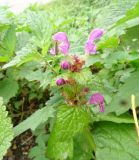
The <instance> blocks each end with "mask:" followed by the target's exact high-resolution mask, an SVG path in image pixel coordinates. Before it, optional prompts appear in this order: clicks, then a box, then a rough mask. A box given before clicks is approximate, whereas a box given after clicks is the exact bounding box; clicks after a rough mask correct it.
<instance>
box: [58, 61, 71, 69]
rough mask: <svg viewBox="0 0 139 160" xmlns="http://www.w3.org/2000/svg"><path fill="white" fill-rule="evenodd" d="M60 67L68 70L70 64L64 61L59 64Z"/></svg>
mask: <svg viewBox="0 0 139 160" xmlns="http://www.w3.org/2000/svg"><path fill="white" fill-rule="evenodd" d="M60 66H61V68H62V69H69V68H70V63H69V62H67V61H65V60H64V61H62V62H61V64H60Z"/></svg>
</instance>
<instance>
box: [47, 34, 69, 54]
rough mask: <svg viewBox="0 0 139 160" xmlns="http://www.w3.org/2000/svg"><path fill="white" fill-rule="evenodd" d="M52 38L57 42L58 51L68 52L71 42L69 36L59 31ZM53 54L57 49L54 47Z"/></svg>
mask: <svg viewBox="0 0 139 160" xmlns="http://www.w3.org/2000/svg"><path fill="white" fill-rule="evenodd" d="M52 39H53V40H54V41H56V42H57V45H58V51H59V52H61V53H63V54H64V55H66V54H68V51H69V48H70V43H69V41H68V37H67V35H66V33H64V32H58V33H56V34H55V35H53V36H52ZM50 53H51V54H53V55H55V54H56V50H55V49H54V48H52V49H51V51H50Z"/></svg>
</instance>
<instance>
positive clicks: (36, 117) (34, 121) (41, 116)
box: [14, 106, 55, 136]
mask: <svg viewBox="0 0 139 160" xmlns="http://www.w3.org/2000/svg"><path fill="white" fill-rule="evenodd" d="M54 112H55V110H54V108H53V106H50V107H49V106H46V107H44V108H42V109H39V110H37V111H36V112H35V113H33V114H32V115H31V116H30V117H28V118H27V119H26V120H24V121H23V122H21V123H19V124H18V125H17V126H15V127H14V136H18V135H19V134H21V133H23V132H25V131H26V130H28V129H31V130H33V131H34V130H35V129H36V128H37V127H38V126H39V125H40V124H42V123H44V122H46V121H47V120H48V119H49V118H51V117H53V116H54Z"/></svg>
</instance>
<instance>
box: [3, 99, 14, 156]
mask: <svg viewBox="0 0 139 160" xmlns="http://www.w3.org/2000/svg"><path fill="white" fill-rule="evenodd" d="M7 114H8V113H7V111H6V107H5V106H3V99H2V98H1V97H0V159H2V158H3V156H4V155H5V153H6V151H7V149H8V148H9V147H10V144H11V143H10V141H11V140H12V139H13V131H12V123H11V120H10V118H8V117H7Z"/></svg>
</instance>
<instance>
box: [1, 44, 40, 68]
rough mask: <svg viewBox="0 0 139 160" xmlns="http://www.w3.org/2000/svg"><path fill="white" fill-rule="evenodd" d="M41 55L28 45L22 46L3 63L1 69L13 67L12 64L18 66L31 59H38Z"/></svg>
mask: <svg viewBox="0 0 139 160" xmlns="http://www.w3.org/2000/svg"><path fill="white" fill-rule="evenodd" d="M40 59H41V56H40V55H39V54H38V52H36V51H35V50H34V49H32V48H31V46H30V48H29V46H28V47H23V48H22V49H21V50H19V51H18V52H16V56H15V57H14V58H13V59H12V60H11V61H10V62H8V63H7V64H5V65H3V69H6V68H9V67H13V66H20V65H22V64H24V63H26V62H31V61H39V60H40Z"/></svg>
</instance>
